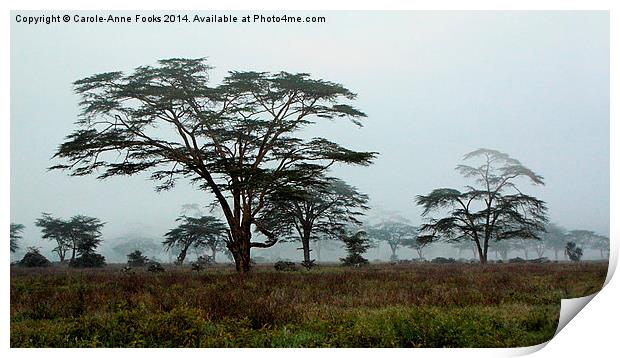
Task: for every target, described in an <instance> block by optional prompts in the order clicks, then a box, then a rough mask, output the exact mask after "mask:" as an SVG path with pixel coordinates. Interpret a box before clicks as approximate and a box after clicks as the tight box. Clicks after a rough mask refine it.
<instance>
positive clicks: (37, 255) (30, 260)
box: [18, 247, 52, 267]
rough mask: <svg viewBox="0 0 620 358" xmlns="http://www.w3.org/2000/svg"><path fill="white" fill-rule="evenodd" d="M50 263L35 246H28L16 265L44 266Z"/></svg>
mask: <svg viewBox="0 0 620 358" xmlns="http://www.w3.org/2000/svg"><path fill="white" fill-rule="evenodd" d="M51 264H52V263H51V262H50V261H49V260H48V259H47V258H46V257H45V256H43V255H42V254H41V252H39V249H38V248H36V247H29V248H28V251H27V252H26V254H25V255H24V257H23V258H22V259H21V260H20V261H19V262H18V265H20V266H24V267H46V266H50V265H51Z"/></svg>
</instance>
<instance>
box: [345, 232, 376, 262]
mask: <svg viewBox="0 0 620 358" xmlns="http://www.w3.org/2000/svg"><path fill="white" fill-rule="evenodd" d="M350 230H351V229H343V230H342V231H341V240H342V241H343V242H344V245H345V249H346V250H347V257H345V258H343V259H340V261H342V264H343V265H344V266H359V265H365V264H367V263H368V260H367V259H365V258H364V257H363V256H362V254H364V253H365V252H366V251H368V249H369V248H370V247H371V245H370V243H369V242H368V238H367V237H366V232H365V231H363V230H357V231H350Z"/></svg>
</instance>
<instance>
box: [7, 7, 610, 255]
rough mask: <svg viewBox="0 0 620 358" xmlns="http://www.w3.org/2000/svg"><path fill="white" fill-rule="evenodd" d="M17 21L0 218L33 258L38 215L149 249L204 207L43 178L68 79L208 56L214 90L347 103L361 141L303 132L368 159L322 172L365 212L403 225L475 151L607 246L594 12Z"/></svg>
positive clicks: (603, 79)
mask: <svg viewBox="0 0 620 358" xmlns="http://www.w3.org/2000/svg"><path fill="white" fill-rule="evenodd" d="M25 13H26V12H20V14H25ZM98 13H99V14H104V15H107V14H108V12H98ZM135 13H136V12H128V13H127V14H129V15H133V14H135ZM142 13H143V14H147V12H142ZM178 13H181V12H178ZM185 13H188V14H193V13H195V12H189V11H188V12H185ZM211 13H212V12H211ZM249 13H250V12H240V13H237V15H238V16H243V15H245V14H249ZM286 13H287V14H296V13H295V12H292V11H287V12H286ZM16 14H17V13H15V12H13V13H12V15H11V17H12V22H11V221H12V222H17V223H22V224H24V225H26V230H25V233H24V234H25V235H24V236H25V240H24V243H23V245H22V246H27V245H29V244H36V245H38V246H43V247H47V246H46V245H44V244H43V243H42V242H41V240H40V233H39V230H38V229H37V228H36V227H35V226H34V223H33V222H34V220H35V218H37V217H39V215H40V214H41V212H44V211H46V212H51V213H53V214H54V215H56V216H62V217H69V216H72V215H75V214H78V213H82V214H86V215H90V216H96V217H99V218H101V219H102V220H104V221H106V222H108V224H107V225H106V227H105V230H104V239H106V240H113V239H114V238H116V237H118V236H121V235H123V234H126V233H129V232H135V233H138V232H142V233H144V235H145V236H161V235H162V234H163V233H164V232H165V231H166V230H168V229H169V228H171V227H172V226H173V225H174V219H175V218H176V217H177V216H178V214H179V212H180V211H181V206H182V205H183V204H185V203H198V204H200V205H206V204H208V203H209V202H210V200H211V197H210V196H209V195H207V194H206V193H204V192H200V191H198V190H197V189H195V188H193V187H191V186H189V185H179V186H177V187H176V188H175V189H173V190H172V191H170V192H165V193H160V194H158V193H155V191H154V190H153V183H152V182H149V181H147V180H146V176H145V175H143V176H135V177H118V178H113V179H109V180H107V181H104V182H100V181H98V180H97V179H95V178H94V177H80V178H72V177H68V176H67V175H66V174H64V173H61V172H46V169H45V168H46V167H49V166H50V165H52V163H53V162H52V161H50V158H51V156H52V154H53V153H54V151H55V149H56V147H57V146H58V145H59V144H60V143H61V142H62V140H63V138H64V137H65V136H66V135H67V134H69V133H70V132H71V131H72V130H73V129H74V125H73V122H74V121H75V120H76V118H77V113H78V106H77V103H78V100H79V99H78V97H77V96H76V95H75V94H74V93H73V92H72V88H71V83H72V82H73V81H75V80H77V79H80V78H83V77H85V76H89V75H92V74H95V73H100V72H107V71H117V70H122V71H130V70H131V69H133V68H134V67H136V66H140V65H146V64H153V63H154V62H155V61H156V60H158V59H163V58H171V57H208V58H209V62H210V64H211V65H213V66H215V69H214V71H213V73H212V79H213V82H214V83H217V82H218V81H219V80H220V79H221V78H222V77H223V76H224V75H225V74H226V71H228V70H259V71H281V70H284V71H289V72H308V73H310V74H312V75H313V76H314V77H317V78H323V79H326V80H330V81H334V82H339V83H342V84H344V85H345V86H346V87H347V88H349V89H351V90H352V91H354V92H356V93H358V100H357V101H356V103H355V104H356V106H357V107H359V108H360V109H362V110H363V111H365V112H366V113H367V115H368V118H367V120H366V121H365V126H364V127H363V128H361V129H358V128H356V127H355V126H353V125H352V124H350V123H345V122H329V123H325V124H320V125H317V126H316V127H313V128H311V129H309V130H308V133H309V134H317V135H321V136H325V137H327V138H329V139H333V140H335V141H336V142H339V143H341V144H343V145H345V146H348V147H352V148H353V149H358V150H369V151H377V152H379V153H380V156H379V157H378V159H377V161H376V164H375V165H373V166H371V167H367V168H346V167H340V168H336V169H335V171H334V173H335V174H336V175H338V176H340V177H342V178H343V179H345V180H347V181H348V182H350V183H351V184H353V185H355V186H357V187H358V188H359V189H360V190H361V191H363V192H365V193H367V194H368V195H369V196H370V198H371V206H372V207H373V208H375V209H377V211H376V212H377V213H379V212H390V211H392V212H398V213H399V214H400V215H402V216H404V217H407V218H408V219H410V220H411V222H412V223H414V224H418V223H419V222H420V213H421V210H420V209H419V208H417V207H416V206H415V205H414V202H413V197H414V196H415V195H418V194H425V193H427V192H429V191H430V190H432V189H433V188H436V187H456V188H461V187H462V185H463V184H465V182H464V181H463V180H462V179H461V178H460V177H459V176H458V175H457V173H456V172H455V171H454V167H455V166H456V165H457V164H459V163H460V162H461V158H462V156H463V154H465V153H467V152H469V151H471V150H474V149H477V148H480V147H486V148H493V149H497V150H500V151H503V152H506V153H509V154H510V155H512V156H513V157H515V158H517V159H519V160H521V161H522V162H523V163H524V164H525V165H526V166H528V167H530V168H531V169H533V170H534V171H535V172H537V173H539V174H541V175H543V176H544V177H545V180H546V184H547V185H546V186H544V187H531V186H529V185H528V186H523V187H522V189H523V191H524V192H526V193H531V194H533V195H536V196H538V197H540V198H541V199H543V200H545V201H547V203H548V206H549V214H550V217H551V220H552V221H553V222H556V223H558V224H560V225H562V226H564V227H566V228H568V229H576V228H580V229H589V230H594V231H597V232H599V233H602V234H605V235H609V15H608V13H607V12H568V11H565V12H454V11H453V12H372V13H371V12H324V13H320V15H323V16H326V17H327V23H324V24H284V23H281V24H153V25H145V24H86V25H85V24H74V23H69V24H52V25H36V26H35V25H26V24H21V23H16V22H15V15H16ZM37 14H41V13H30V15H37ZM48 14H52V12H48ZM54 14H63V13H61V12H54ZM204 14H207V13H204ZM270 14H271V13H270ZM273 14H277V15H279V14H283V12H273ZM297 14H299V15H302V16H306V15H309V14H318V13H310V12H300V13H297Z"/></svg>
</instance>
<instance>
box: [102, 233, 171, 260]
mask: <svg viewBox="0 0 620 358" xmlns="http://www.w3.org/2000/svg"><path fill="white" fill-rule="evenodd" d="M114 241H117V242H118V241H120V243H119V244H117V245H115V246H114V247H112V251H114V252H115V253H116V254H117V255H119V256H125V255H126V254H127V253H128V252H133V251H136V250H139V251H140V252H141V253H143V254H144V255H147V256H152V255H157V254H159V253H161V245H158V244H157V243H156V242H155V241H154V240H153V239H152V238H147V237H140V236H134V235H123V236H121V237H118V238H117V239H115V240H114Z"/></svg>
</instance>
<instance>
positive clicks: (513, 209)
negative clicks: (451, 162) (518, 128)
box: [416, 149, 548, 264]
mask: <svg viewBox="0 0 620 358" xmlns="http://www.w3.org/2000/svg"><path fill="white" fill-rule="evenodd" d="M464 159H465V160H469V159H481V164H480V165H478V166H469V165H463V164H462V165H458V166H457V167H456V169H457V171H458V172H459V173H460V174H461V175H463V176H464V177H465V178H467V179H473V180H474V183H475V184H474V185H475V186H467V187H466V190H465V191H463V192H461V191H459V190H456V189H450V188H440V189H435V190H433V191H432V192H431V193H429V194H428V195H419V196H417V197H416V202H417V204H418V205H421V206H422V207H423V209H424V210H423V213H422V216H423V217H426V218H427V219H428V221H427V222H426V223H425V224H424V225H422V227H421V231H422V233H423V234H425V235H431V236H433V237H435V238H439V239H445V240H448V241H461V240H470V241H473V243H474V244H475V245H476V249H477V251H478V257H479V258H480V263H483V264H484V263H486V262H487V253H488V251H489V244H491V242H494V241H500V240H509V239H525V240H531V239H540V238H541V234H542V233H543V232H544V231H545V223H546V222H547V221H548V220H547V214H546V213H547V208H546V205H545V202H544V201H542V200H539V199H537V198H535V197H533V196H530V195H526V194H523V193H522V192H521V191H520V190H518V188H517V180H518V179H525V180H527V181H529V182H530V183H532V184H534V185H544V182H543V177H541V176H540V175H538V174H536V173H534V172H533V171H532V170H530V169H528V168H527V167H525V166H524V165H523V164H521V162H519V161H518V160H516V159H513V158H511V157H510V156H509V155H508V154H505V153H502V152H499V151H496V150H491V149H478V150H476V151H473V152H471V153H468V154H466V155H465V156H464ZM436 211H440V212H441V211H443V214H445V216H443V217H441V218H434V217H431V216H430V215H429V214H430V213H431V212H436Z"/></svg>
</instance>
